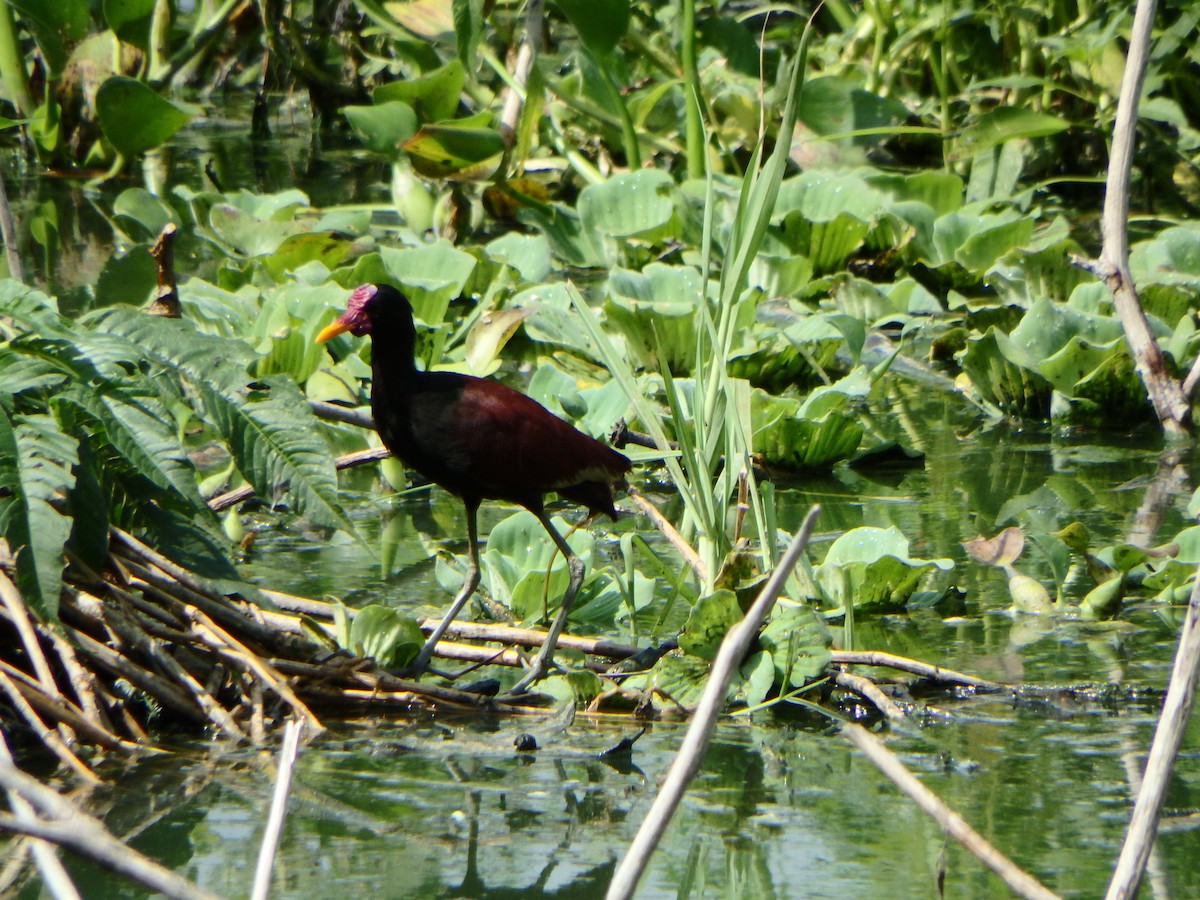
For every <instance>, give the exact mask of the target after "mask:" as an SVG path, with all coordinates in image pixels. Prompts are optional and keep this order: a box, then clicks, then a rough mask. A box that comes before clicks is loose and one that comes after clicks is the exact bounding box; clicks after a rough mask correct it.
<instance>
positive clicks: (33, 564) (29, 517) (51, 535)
mask: <svg viewBox="0 0 1200 900" xmlns="http://www.w3.org/2000/svg"><path fill="white" fill-rule="evenodd" d="M78 461H79V455H78V444H77V443H76V441H75V440H74V439H73V438H72V437H70V436H69V435H66V434H63V432H62V431H61V430H60V429H59V427H58V423H57V422H56V421H55V420H54V419H53V418H51V417H50V416H44V415H29V416H15V417H13V418H9V416H8V414H7V413H6V412H5V411H4V409H3V407H0V536H2V537H3V538H4V540H5V541H6V542H7V543H8V548H9V552H10V553H11V554H12V557H13V560H14V564H15V569H16V573H15V574H16V584H17V587H18V589H20V591H21V593H22V594H23V595H24V596H25V598H26V600H28V601H29V603H30V604H31V606H32V607H33V608H34V609H35V610H36V611H37V612H38V613H39V614H41V615H42V616H44V617H45V618H47V619H54V618H57V616H58V597H59V593H60V591H61V590H62V573H63V565H64V557H63V547H64V545H65V544H66V542H67V539H68V538H69V537H70V535H71V519H70V518H69V517H67V516H65V515H63V514H62V513H60V512H59V511H58V510H57V509H56V508H55V505H52V504H58V505H61V504H62V502H63V501H64V500H65V499H66V495H67V493H68V492H69V491H70V490H71V488H72V487H73V486H74V484H75V476H74V474H73V473H72V471H71V470H72V468H73V467H74V466H75V465H76V463H78Z"/></svg>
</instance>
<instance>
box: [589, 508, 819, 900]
mask: <svg viewBox="0 0 1200 900" xmlns="http://www.w3.org/2000/svg"><path fill="white" fill-rule="evenodd" d="M819 511H820V507H819V506H813V507H812V509H810V510H809V511H808V515H807V516H805V518H804V522H803V524H802V525H801V526H800V530H799V531H797V532H796V536H795V537H794V538H793V539H792V543H791V544H790V545H789V546H788V548H787V550H786V551H784V554H783V558H782V559H780V561H779V565H778V566H777V567H776V568H775V571H774V572H772V573H771V577H770V579H768V581H767V583H766V584H765V585H763V588H762V590H761V591H759V593H758V596H757V597H756V598H755V599H754V603H753V604H752V605H751V607H750V609H749V610H748V611H747V612H746V615H745V616H744V617H743V618H742V620H741V621H740V622H738V623H737V624H736V625H734V626H733V627H732V628H730V629H729V631H728V632H726V634H725V639H724V640H723V641H721V647H720V649H719V650H718V651H717V657H716V659H714V660H713V664H712V670H711V671H710V672H709V675H708V681H707V682H706V683H705V685H704V692H703V693H702V694H701V695H700V701H699V702H698V703H697V704H696V711H695V712H694V713H693V714H692V722H691V724H690V725H689V726H688V730H687V735H686V736H685V737H684V739H683V744H682V745H681V746H680V748H679V752H678V753H677V754H676V755H675V760H674V761H673V762H672V763H671V768H670V770H669V771H668V772H667V776H666V778H665V779H664V780H663V784H662V788H661V789H660V790H659V792H658V796H657V797H655V798H654V802H653V803H652V804H651V805H650V809H649V811H648V812H647V813H646V817H645V818H644V819H643V820H642V824H641V827H639V828H638V832H637V835H636V836H635V837H634V839H633V843H631V844H630V845H629V849H628V851H626V853H625V858H624V859H622V860H621V862H620V863H619V864H618V866H617V870H616V872H614V873H613V878H612V881H611V882H610V883H609V886H608V893H607V894H606V897H607V900H628V898H629V897H632V896H633V892H634V891H635V890H636V889H637V883H638V881H639V879H640V878H641V876H642V872H644V871H645V869H646V865H647V864H648V863H649V862H650V856H651V855H652V854H653V853H654V848H655V847H657V846H658V842H659V840H660V839H661V838H662V835H663V832H664V831H666V828H667V825H668V824H669V823H670V821H671V817H672V816H673V815H674V813H675V810H676V809H677V808H678V806H679V803H680V801H681V800H682V799H683V794H684V791H686V790H687V786H688V784H689V783H690V782H691V780H692V778H693V777H694V776H695V774H696V772H697V771H698V770H699V768H700V761H701V760H702V759H703V758H704V751H705V749H706V748H707V747H708V742H709V739H710V738H711V737H712V731H713V727H714V726H715V724H716V721H717V715H718V714H719V713H720V711H721V708H722V707H723V706H724V704H725V698H726V696H727V694H728V691H729V684H730V681H732V679H733V675H734V673H735V672H736V671H737V668H738V666H740V665H741V663H742V660H743V659H744V658H745V656H746V651H747V650H748V649H749V648H750V643H751V642H752V641H753V640H754V638H755V637H756V636H757V635H758V629H759V628H760V627H761V626H762V623H763V620H764V619H766V617H767V613H769V612H770V611H771V608H772V607H773V606H774V605H775V600H776V598H778V597H779V594H780V593H781V592H782V591H783V586H784V584H785V583H786V582H787V579H788V578H790V577H791V574H792V569H793V568H794V567H795V565H796V563H797V562H798V561H799V559H800V554H801V553H803V552H804V548H805V547H807V546H808V539H809V537H810V536H811V534H812V529H813V524H814V522H816V518H817V513H818V512H819Z"/></svg>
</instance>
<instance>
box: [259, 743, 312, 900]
mask: <svg viewBox="0 0 1200 900" xmlns="http://www.w3.org/2000/svg"><path fill="white" fill-rule="evenodd" d="M303 730H304V723H303V722H301V721H300V720H299V719H288V721H287V724H286V725H285V726H284V727H283V746H282V747H281V748H280V750H279V771H278V775H277V776H276V778H275V793H274V796H273V797H272V799H271V812H270V814H269V815H268V816H267V827H266V829H265V830H264V831H263V839H262V846H261V848H260V849H259V851H258V864H257V866H255V869H254V889H253V890H252V891H251V892H250V897H251V900H267V894H268V893H269V892H270V888H271V870H272V869H273V868H274V866H275V851H276V850H277V849H278V848H279V836H280V835H281V834H282V833H283V814H284V812H285V810H286V809H287V798H288V791H289V790H290V789H291V786H292V767H293V766H294V765H295V762H296V749H297V747H299V746H300V733H301V732H302V731H303Z"/></svg>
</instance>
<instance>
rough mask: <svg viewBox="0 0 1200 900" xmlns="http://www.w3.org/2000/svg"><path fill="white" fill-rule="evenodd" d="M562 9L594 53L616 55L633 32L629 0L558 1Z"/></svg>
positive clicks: (581, 38)
mask: <svg viewBox="0 0 1200 900" xmlns="http://www.w3.org/2000/svg"><path fill="white" fill-rule="evenodd" d="M556 4H557V6H558V8H559V9H561V10H562V11H563V13H564V14H565V15H566V17H567V18H568V19H569V20H570V21H571V24H572V25H573V26H574V27H575V30H576V31H577V32H578V33H579V39H580V40H581V41H583V44H584V46H586V47H587V48H588V49H589V50H591V51H592V52H593V53H595V54H597V55H598V56H607V55H608V54H609V53H612V51H613V50H614V49H616V46H617V44H618V43H620V41H621V38H623V37H624V36H625V32H626V31H628V30H629V15H630V11H629V7H630V3H629V0H556Z"/></svg>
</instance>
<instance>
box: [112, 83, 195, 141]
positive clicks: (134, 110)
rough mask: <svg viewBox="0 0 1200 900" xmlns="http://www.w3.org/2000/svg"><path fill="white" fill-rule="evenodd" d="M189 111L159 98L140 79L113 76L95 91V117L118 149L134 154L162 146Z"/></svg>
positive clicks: (185, 122)
mask: <svg viewBox="0 0 1200 900" xmlns="http://www.w3.org/2000/svg"><path fill="white" fill-rule="evenodd" d="M192 115H193V114H192V112H190V111H189V110H186V109H183V108H182V107H179V106H177V105H175V104H174V103H172V102H170V101H169V100H165V99H164V98H162V97H160V96H159V95H158V94H156V93H154V91H152V90H151V89H150V88H148V87H147V86H146V85H144V84H142V82H140V81H138V80H137V79H135V78H126V77H125V76H124V75H113V76H112V77H111V78H108V79H106V80H105V82H104V84H102V85H100V90H99V91H97V92H96V117H97V119H99V120H100V128H101V129H102V130H103V131H104V136H105V137H106V138H108V141H109V143H110V144H112V145H113V146H114V147H115V148H116V149H117V152H118V153H120V154H121V155H122V156H126V157H134V156H137V155H139V154H141V153H145V152H146V151H147V150H153V149H154V148H155V147H161V146H162V145H163V144H165V143H166V142H167V140H169V139H170V137H171V135H173V134H174V133H175V132H176V131H178V130H179V129H180V128H182V127H183V126H184V125H186V124H187V123H188V122H189V121H190V120H191V118H192Z"/></svg>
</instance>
